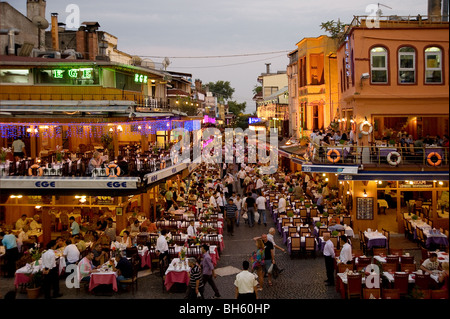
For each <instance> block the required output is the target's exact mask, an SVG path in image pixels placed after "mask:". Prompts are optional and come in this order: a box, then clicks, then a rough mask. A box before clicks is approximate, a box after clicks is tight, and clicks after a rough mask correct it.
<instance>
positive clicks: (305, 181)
mask: <svg viewBox="0 0 450 319" xmlns="http://www.w3.org/2000/svg"><path fill="white" fill-rule="evenodd" d="M310 179H311V178H310V177H309V175H308V174H305V178H304V179H303V191H304V192H305V193H306V188H307V186H308V183H309V180H310Z"/></svg>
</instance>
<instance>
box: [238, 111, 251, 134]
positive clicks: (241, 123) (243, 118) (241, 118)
mask: <svg viewBox="0 0 450 319" xmlns="http://www.w3.org/2000/svg"><path fill="white" fill-rule="evenodd" d="M249 117H251V115H250V114H240V115H238V116H237V117H236V122H235V127H240V128H241V129H243V130H246V129H247V128H248V118H249Z"/></svg>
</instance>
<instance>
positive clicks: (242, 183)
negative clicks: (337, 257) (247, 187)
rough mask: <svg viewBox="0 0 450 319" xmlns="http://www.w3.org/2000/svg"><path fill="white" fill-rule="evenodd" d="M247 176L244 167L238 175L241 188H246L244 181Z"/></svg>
mask: <svg viewBox="0 0 450 319" xmlns="http://www.w3.org/2000/svg"><path fill="white" fill-rule="evenodd" d="M245 176H247V174H246V173H245V168H244V167H242V168H241V170H240V171H239V172H238V173H237V177H238V178H239V181H240V183H241V188H242V187H244V179H245Z"/></svg>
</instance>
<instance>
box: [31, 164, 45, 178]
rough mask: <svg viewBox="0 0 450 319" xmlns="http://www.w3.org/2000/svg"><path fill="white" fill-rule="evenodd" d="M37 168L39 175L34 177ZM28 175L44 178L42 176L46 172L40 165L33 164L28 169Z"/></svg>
mask: <svg viewBox="0 0 450 319" xmlns="http://www.w3.org/2000/svg"><path fill="white" fill-rule="evenodd" d="M35 168H36V169H37V175H33V169H35ZM28 175H29V176H42V175H44V170H43V169H42V167H41V166H40V165H39V164H33V165H31V166H30V168H29V169H28Z"/></svg>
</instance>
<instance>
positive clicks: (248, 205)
mask: <svg viewBox="0 0 450 319" xmlns="http://www.w3.org/2000/svg"><path fill="white" fill-rule="evenodd" d="M245 209H246V211H247V216H248V226H249V227H253V226H254V225H255V209H256V201H255V199H254V198H253V197H252V193H248V194H247V198H246V199H245Z"/></svg>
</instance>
